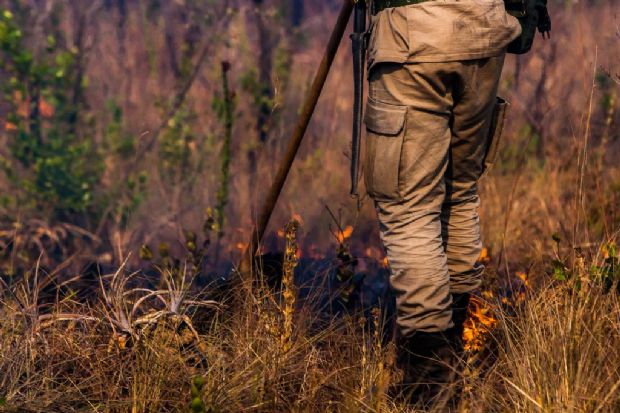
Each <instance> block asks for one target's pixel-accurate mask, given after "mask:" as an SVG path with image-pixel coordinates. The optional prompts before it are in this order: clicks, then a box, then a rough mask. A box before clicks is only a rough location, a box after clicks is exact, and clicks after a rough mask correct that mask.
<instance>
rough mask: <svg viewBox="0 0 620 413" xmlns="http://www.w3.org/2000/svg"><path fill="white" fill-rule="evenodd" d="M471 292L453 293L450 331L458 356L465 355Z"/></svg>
mask: <svg viewBox="0 0 620 413" xmlns="http://www.w3.org/2000/svg"><path fill="white" fill-rule="evenodd" d="M470 297H471V294H470V293H458V294H452V323H453V324H454V327H452V328H451V329H450V330H451V331H449V335H450V341H451V342H452V345H453V347H454V351H455V352H456V354H457V356H459V357H462V356H463V330H464V328H465V321H466V320H467V309H468V307H469V299H470Z"/></svg>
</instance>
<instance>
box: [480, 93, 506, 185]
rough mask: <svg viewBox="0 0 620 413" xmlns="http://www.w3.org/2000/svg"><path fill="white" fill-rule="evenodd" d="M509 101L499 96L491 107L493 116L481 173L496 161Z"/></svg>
mask: <svg viewBox="0 0 620 413" xmlns="http://www.w3.org/2000/svg"><path fill="white" fill-rule="evenodd" d="M508 106H509V103H508V102H506V101H505V100H504V99H502V98H500V97H499V96H498V97H497V99H496V102H495V108H494V109H493V118H492V120H491V127H490V129H489V137H488V141H487V150H486V154H485V157H484V164H483V174H484V173H486V172H487V171H488V170H489V169H490V168H491V167H492V166H493V165H494V164H495V162H496V161H497V155H498V153H499V143H500V140H501V137H502V133H503V131H504V120H505V119H506V111H507V110H508Z"/></svg>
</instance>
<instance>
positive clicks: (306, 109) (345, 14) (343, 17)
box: [239, 0, 353, 280]
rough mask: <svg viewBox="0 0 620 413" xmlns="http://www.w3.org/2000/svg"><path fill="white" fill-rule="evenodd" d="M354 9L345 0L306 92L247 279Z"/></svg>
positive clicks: (243, 269)
mask: <svg viewBox="0 0 620 413" xmlns="http://www.w3.org/2000/svg"><path fill="white" fill-rule="evenodd" d="M352 10H353V0H344V2H343V4H342V8H341V9H340V13H339V15H338V20H337V21H336V25H335V26H334V29H333V30H332V34H331V36H330V38H329V41H328V43H327V47H326V49H325V53H324V54H323V59H322V60H321V63H320V64H319V68H318V70H317V72H316V75H315V76H314V81H313V82H312V86H311V87H310V90H309V92H308V94H307V95H306V100H305V102H304V105H303V107H302V110H301V113H300V114H299V117H298V118H297V123H296V126H295V130H294V131H293V134H292V135H291V138H290V140H289V143H288V147H287V149H286V152H285V154H284V158H283V159H282V161H281V163H280V166H279V168H278V171H277V173H276V177H275V180H274V181H273V184H272V185H271V188H270V190H269V192H267V196H266V197H265V200H264V201H263V204H262V206H261V209H260V211H259V214H258V216H257V220H256V222H255V223H254V226H253V228H252V234H251V236H250V242H249V243H248V247H247V248H246V249H245V251H244V253H243V257H242V259H241V262H240V264H239V274H240V275H241V276H242V278H243V279H246V280H247V279H248V278H249V276H251V274H252V266H253V262H252V261H253V258H254V256H255V255H256V251H257V250H258V246H259V245H260V242H261V240H262V239H263V235H265V230H266V229H267V224H269V219H270V218H271V214H272V213H273V210H274V208H275V206H276V203H277V202H278V198H279V197H280V193H281V192H282V188H283V187H284V183H285V182H286V177H287V176H288V173H289V171H290V170H291V166H292V165H293V161H294V160H295V156H296V155H297V151H298V150H299V146H300V145H301V141H302V140H303V138H304V134H305V133H306V129H307V128H308V124H309V123H310V119H311V118H312V114H313V113H314V109H315V107H316V104H317V101H318V100H319V96H320V95H321V91H322V90H323V86H324V85H325V80H326V79H327V75H328V74H329V70H330V68H331V66H332V63H333V61H334V57H335V56H336V52H337V51H338V46H339V45H340V42H341V40H342V36H343V35H344V32H345V30H346V28H347V24H348V22H349V18H350V17H351V12H352Z"/></svg>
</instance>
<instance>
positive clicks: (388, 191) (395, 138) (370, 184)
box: [364, 99, 407, 201]
mask: <svg viewBox="0 0 620 413" xmlns="http://www.w3.org/2000/svg"><path fill="white" fill-rule="evenodd" d="M406 114H407V107H406V106H397V105H391V104H387V103H382V102H377V101H376V100H374V99H368V103H367V105H366V115H365V118H364V122H365V123H366V131H367V135H366V156H365V160H364V181H365V182H366V190H367V191H368V195H369V196H370V197H371V198H373V199H375V200H378V201H381V200H383V201H394V200H396V201H398V200H401V195H400V190H399V189H400V185H399V171H400V163H401V162H400V158H401V153H402V149H403V140H404V135H405V115H406Z"/></svg>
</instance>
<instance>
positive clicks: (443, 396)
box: [394, 332, 455, 411]
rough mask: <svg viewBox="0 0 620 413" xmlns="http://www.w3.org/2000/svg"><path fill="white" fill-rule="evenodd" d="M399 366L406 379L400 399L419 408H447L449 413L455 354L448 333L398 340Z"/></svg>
mask: <svg viewBox="0 0 620 413" xmlns="http://www.w3.org/2000/svg"><path fill="white" fill-rule="evenodd" d="M397 346H398V350H397V359H396V363H397V367H398V368H399V369H400V370H401V371H402V374H403V378H402V381H401V382H400V384H399V385H397V386H396V388H395V389H394V390H395V393H397V394H396V396H397V398H399V399H401V400H402V401H405V402H408V403H410V404H412V405H414V406H416V407H419V408H423V409H428V408H431V407H433V408H437V407H438V406H444V407H445V408H443V409H442V408H441V407H440V410H441V411H449V408H447V407H446V406H448V403H449V400H450V398H451V396H450V395H449V388H450V386H451V384H452V383H453V381H454V378H455V375H454V372H455V369H454V362H455V359H454V351H453V349H452V344H451V343H450V339H449V337H448V334H447V332H438V333H426V332H416V333H414V334H413V335H412V336H411V337H408V338H406V339H404V338H401V339H400V340H398V341H397Z"/></svg>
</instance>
